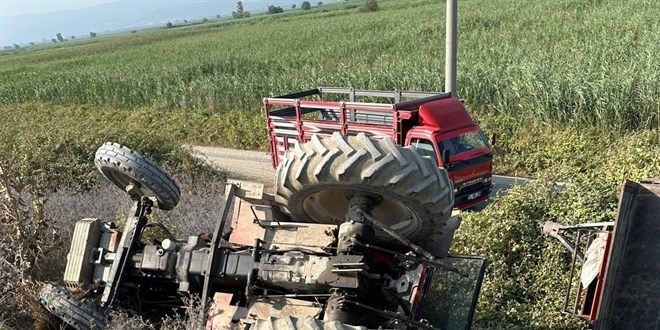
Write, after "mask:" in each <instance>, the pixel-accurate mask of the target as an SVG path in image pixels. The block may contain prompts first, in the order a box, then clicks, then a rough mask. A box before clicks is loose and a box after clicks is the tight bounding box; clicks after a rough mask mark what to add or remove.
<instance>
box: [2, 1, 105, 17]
mask: <svg viewBox="0 0 660 330" xmlns="http://www.w3.org/2000/svg"><path fill="white" fill-rule="evenodd" d="M107 2H112V0H68V1H63V0H0V17H1V16H16V15H24V14H38V13H49V12H54V11H61V10H71V9H79V8H85V7H92V6H96V5H99V4H102V3H107Z"/></svg>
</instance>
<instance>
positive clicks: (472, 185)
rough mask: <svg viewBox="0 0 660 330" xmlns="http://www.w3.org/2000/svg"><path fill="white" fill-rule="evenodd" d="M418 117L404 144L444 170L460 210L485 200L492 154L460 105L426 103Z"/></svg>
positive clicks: (444, 101)
mask: <svg viewBox="0 0 660 330" xmlns="http://www.w3.org/2000/svg"><path fill="white" fill-rule="evenodd" d="M418 116H419V124H420V125H419V126H414V127H413V128H411V129H410V130H409V131H408V133H407V136H406V141H405V145H409V146H411V147H413V148H415V149H417V150H418V151H419V152H420V154H422V155H424V156H429V157H432V158H433V159H435V161H436V162H437V163H438V166H439V167H443V168H445V169H446V170H447V172H448V173H449V177H450V179H451V180H452V182H453V183H454V199H455V204H456V205H457V206H459V208H467V207H469V206H472V205H474V204H477V203H479V202H481V201H483V200H486V199H487V198H488V195H489V194H490V192H491V191H492V189H493V185H492V183H491V181H492V171H493V162H492V158H493V153H492V151H491V149H490V144H489V142H488V140H487V139H486V136H485V135H484V133H483V132H482V131H481V129H480V128H479V126H478V125H477V124H476V123H475V122H474V121H473V120H472V118H471V117H470V115H469V114H468V112H467V110H466V109H465V107H464V106H463V103H462V102H461V101H460V100H458V99H456V98H446V99H442V100H438V101H432V102H428V103H425V104H422V105H421V106H420V107H419V111H418Z"/></svg>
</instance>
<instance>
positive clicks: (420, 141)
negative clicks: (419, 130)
mask: <svg viewBox="0 0 660 330" xmlns="http://www.w3.org/2000/svg"><path fill="white" fill-rule="evenodd" d="M410 146H411V147H413V148H415V149H416V150H417V152H419V154H420V155H422V156H428V157H431V159H433V161H434V162H435V163H436V164H440V163H439V162H438V159H440V158H438V153H437V150H436V148H435V143H433V142H431V140H429V139H424V138H411V139H410Z"/></svg>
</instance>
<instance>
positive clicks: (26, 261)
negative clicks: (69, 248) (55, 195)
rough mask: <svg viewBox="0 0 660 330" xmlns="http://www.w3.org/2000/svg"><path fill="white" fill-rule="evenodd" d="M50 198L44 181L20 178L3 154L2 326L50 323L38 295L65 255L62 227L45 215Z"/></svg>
mask: <svg viewBox="0 0 660 330" xmlns="http://www.w3.org/2000/svg"><path fill="white" fill-rule="evenodd" d="M1 156H2V155H0V157H1ZM46 200H47V199H46V197H45V195H44V192H43V190H42V189H41V187H39V185H37V184H35V183H34V182H30V181H29V180H21V179H19V178H18V176H17V175H16V173H14V172H13V171H12V170H11V169H10V168H9V167H8V166H7V161H6V160H5V159H3V158H0V206H2V207H1V208H0V320H1V321H0V328H4V327H5V326H6V327H9V328H17V329H29V328H34V327H44V326H45V325H46V324H47V323H48V318H49V317H48V316H47V315H44V314H43V312H42V309H41V307H40V305H39V302H38V299H37V297H36V296H35V295H34V293H35V292H37V291H38V290H39V288H40V283H41V281H54V280H57V277H58V276H60V275H59V274H61V272H63V271H64V269H63V268H62V266H61V265H62V259H61V257H64V255H62V254H61V253H60V251H61V248H62V244H61V243H62V240H61V238H60V234H59V228H57V227H56V226H53V221H52V220H51V219H48V218H46V216H45V214H44V204H45V203H46ZM58 259H59V260H58ZM60 277H61V276H60Z"/></svg>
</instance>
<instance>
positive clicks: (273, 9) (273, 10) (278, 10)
mask: <svg viewBox="0 0 660 330" xmlns="http://www.w3.org/2000/svg"><path fill="white" fill-rule="evenodd" d="M283 12H284V9H282V7H280V6H274V5H270V6H268V12H267V13H268V14H279V13H283Z"/></svg>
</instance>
